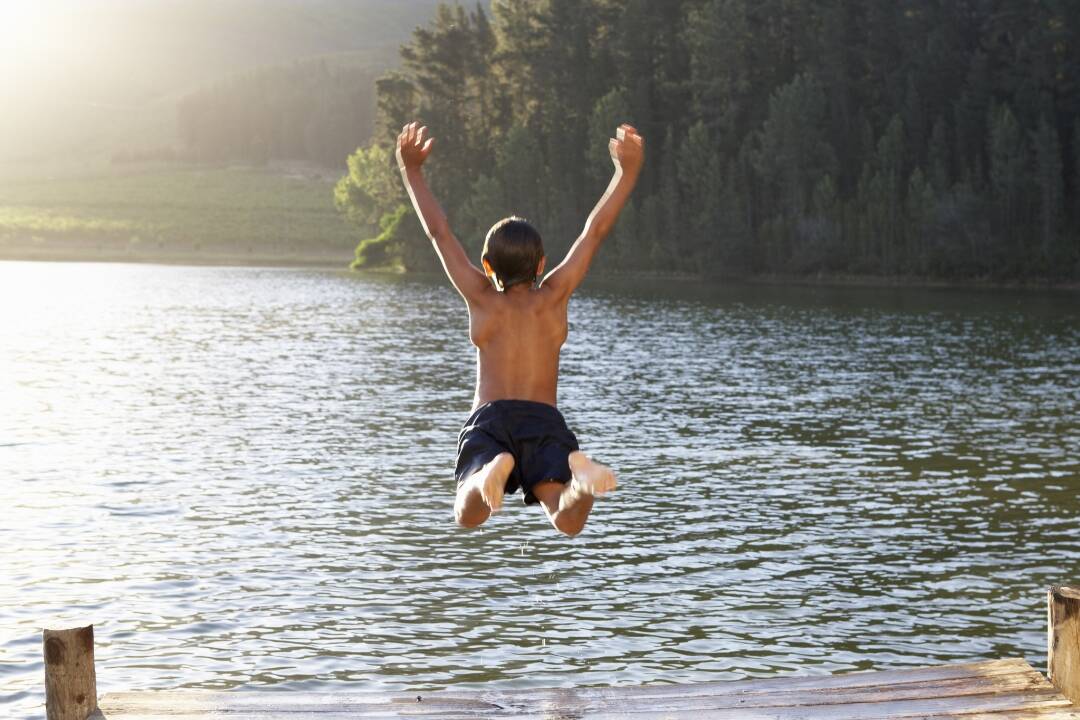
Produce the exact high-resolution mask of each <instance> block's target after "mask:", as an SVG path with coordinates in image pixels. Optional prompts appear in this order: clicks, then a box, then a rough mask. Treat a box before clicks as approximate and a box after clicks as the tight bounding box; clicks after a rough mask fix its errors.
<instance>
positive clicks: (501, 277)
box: [481, 216, 544, 290]
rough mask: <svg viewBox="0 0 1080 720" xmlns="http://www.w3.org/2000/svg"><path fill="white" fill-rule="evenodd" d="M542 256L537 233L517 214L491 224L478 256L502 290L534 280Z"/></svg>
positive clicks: (542, 244)
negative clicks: (489, 269)
mask: <svg viewBox="0 0 1080 720" xmlns="http://www.w3.org/2000/svg"><path fill="white" fill-rule="evenodd" d="M543 257H544V243H543V241H542V240H541V239H540V233H538V232H536V228H534V227H533V226H532V225H530V224H529V223H528V221H526V220H525V218H520V217H517V216H511V217H508V218H503V219H502V220H500V221H499V222H497V223H495V224H494V225H492V226H491V229H490V230H488V234H487V237H486V238H484V252H483V255H481V259H482V260H486V261H487V263H488V265H490V266H491V269H492V271H494V273H495V278H496V279H497V280H498V282H499V284H500V285H502V287H503V289H504V290H505V289H508V288H510V287H513V286H514V285H519V284H521V283H530V284H532V283H534V282H536V268H537V266H538V265H539V264H540V259H541V258H543Z"/></svg>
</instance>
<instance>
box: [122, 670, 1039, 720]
mask: <svg viewBox="0 0 1080 720" xmlns="http://www.w3.org/2000/svg"><path fill="white" fill-rule="evenodd" d="M1015 675H1022V676H1026V677H1031V678H1035V679H1036V680H1037V681H1038V682H1041V683H1043V684H1044V686H1045V683H1046V681H1045V680H1043V679H1042V676H1041V675H1039V674H1038V673H1037V672H1036V671H1035V670H1034V669H1033V668H1032V667H1031V666H1030V665H1029V664H1028V663H1027V662H1026V661H1024V660H1019V659H1008V660H989V661H983V662H978V663H958V664H952V665H938V666H931V667H917V668H902V669H898V670H884V671H872V672H858V673H847V674H841V675H816V676H801V677H794V678H767V679H759V680H740V681H721V682H707V683H693V684H686V685H675V684H665V685H632V686H609V687H584V688H575V689H562V688H554V689H552V688H523V689H520V690H507V691H505V692H501V691H496V692H492V691H471V692H463V691H453V692H450V691H440V692H431V693H419V695H420V696H421V697H422V698H423V699H424V700H425V701H428V702H433V701H435V700H440V699H447V700H449V701H451V702H454V701H457V702H464V701H482V702H488V703H492V704H500V703H504V702H505V701H506V700H505V699H506V698H510V699H515V698H529V699H532V700H533V701H536V702H539V701H541V700H544V701H548V702H554V701H566V700H567V699H569V698H570V697H574V698H580V699H582V700H602V699H605V698H614V699H622V698H634V699H636V700H640V701H648V700H651V699H654V698H655V699H660V698H665V697H671V696H674V697H680V698H686V697H696V696H702V695H706V696H712V695H747V694H753V693H767V694H775V693H778V692H796V691H814V690H818V691H825V690H829V689H833V688H842V689H845V690H848V691H855V690H857V689H859V688H866V689H872V688H882V687H885V688H897V687H902V686H906V685H918V684H919V683H934V682H947V681H957V682H959V683H963V682H965V681H987V680H988V679H990V678H995V677H1008V676H1015ZM1033 682H1034V681H1033ZM196 698H198V700H196ZM415 698H416V696H414V695H413V694H411V693H404V692H396V693H380V692H365V693H337V692H335V693H311V692H288V693H283V692H274V691H269V692H251V691H232V692H210V691H182V690H181V691H153V692H133V693H109V694H107V695H105V696H104V697H103V698H102V702H103V703H108V704H113V705H115V704H123V705H127V704H132V703H134V704H138V705H139V706H140V707H144V708H146V709H148V710H149V709H153V708H168V707H176V706H177V705H178V704H185V703H195V702H198V703H199V705H200V707H214V706H228V707H234V708H238V707H250V706H255V707H258V706H262V705H266V704H280V703H285V702H288V703H296V704H300V705H303V704H312V705H319V706H324V705H332V704H347V705H354V704H378V703H393V702H411V701H413V700H415Z"/></svg>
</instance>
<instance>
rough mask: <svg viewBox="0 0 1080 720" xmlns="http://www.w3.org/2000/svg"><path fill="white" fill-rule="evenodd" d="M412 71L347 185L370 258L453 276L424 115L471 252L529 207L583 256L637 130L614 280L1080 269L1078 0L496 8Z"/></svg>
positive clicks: (447, 19)
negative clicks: (425, 209)
mask: <svg viewBox="0 0 1080 720" xmlns="http://www.w3.org/2000/svg"><path fill="white" fill-rule="evenodd" d="M401 57H402V61H403V67H402V69H401V70H400V71H398V72H395V73H392V74H390V75H387V76H384V77H382V78H380V79H379V81H378V83H377V98H378V117H377V122H376V125H377V127H376V130H375V136H374V140H373V141H372V143H371V144H370V145H368V146H367V147H364V148H361V149H360V150H359V151H357V152H356V153H355V154H354V155H352V156H351V157H350V159H349V167H350V172H349V174H348V175H347V176H346V177H344V178H342V181H341V182H340V183H339V186H338V189H337V201H338V205H339V207H340V208H341V209H342V210H343V211H345V212H347V213H348V215H349V216H350V217H351V218H352V219H353V220H355V221H356V222H357V223H358V224H359V225H360V226H361V227H362V228H363V229H364V231H365V233H366V234H367V235H368V236H369V237H371V238H372V239H371V240H369V241H366V242H365V243H364V245H363V248H362V252H361V253H360V254H361V255H362V261H363V262H364V263H366V264H378V263H397V264H402V265H404V266H406V267H430V262H431V258H430V250H429V249H428V248H427V245H426V243H424V241H423V240H420V239H418V237H417V234H418V226H417V225H416V223H415V222H414V221H413V220H412V219H411V218H407V217H406V218H404V219H403V217H402V214H401V211H400V206H401V205H402V204H404V203H405V202H406V198H405V197H404V195H403V194H402V192H401V190H400V187H399V183H398V181H397V178H396V177H395V172H394V167H393V160H392V156H391V152H390V148H391V145H392V142H393V138H394V136H395V135H396V133H397V132H398V130H399V129H400V127H401V125H403V124H404V123H405V122H407V121H409V120H411V119H413V118H419V119H421V120H422V121H423V122H425V123H426V124H428V125H429V126H430V127H431V129H432V131H433V133H434V134H435V135H436V137H437V138H438V139H437V141H436V143H437V145H436V151H435V154H434V155H433V156H432V160H431V161H430V162H429V165H430V168H429V175H430V177H431V183H432V186H433V189H434V190H435V192H436V193H437V195H438V197H439V198H440V199H441V201H442V202H443V204H444V206H445V207H446V209H447V211H448V214H449V215H450V218H451V222H452V224H453V226H454V227H455V230H456V231H457V233H458V234H459V236H460V237H461V238H462V240H463V241H464V242H465V243H466V244H467V246H468V247H469V250H470V252H471V253H472V254H474V255H475V254H476V253H477V251H478V248H479V243H480V242H481V240H482V237H483V233H484V232H485V231H486V229H487V228H488V227H489V226H490V225H491V223H492V222H494V221H495V220H496V219H498V218H499V217H502V216H504V215H506V214H509V213H511V212H514V213H518V214H522V215H525V216H526V217H529V218H531V219H532V220H534V221H535V222H536V224H537V225H538V227H539V229H540V231H541V233H542V234H543V235H544V236H545V239H546V240H545V241H546V243H547V245H548V251H549V253H550V254H552V255H560V254H561V252H562V251H563V250H564V249H565V247H566V246H567V245H568V243H569V242H570V241H572V240H573V238H574V237H575V235H576V232H577V231H578V230H579V228H580V226H581V223H582V221H583V220H584V218H585V215H586V214H587V212H588V210H589V209H590V207H591V206H592V204H593V203H594V202H595V200H596V198H597V196H598V195H599V193H600V192H601V191H602V190H603V187H604V185H605V183H606V179H607V177H608V176H609V174H610V162H609V161H608V160H607V159H606V142H605V141H606V138H607V137H608V134H609V133H610V132H612V130H613V129H614V128H615V127H616V125H617V124H618V122H620V121H624V120H627V121H630V122H631V123H633V124H635V125H636V126H637V127H638V129H639V130H640V131H641V132H643V134H644V135H645V136H646V138H647V140H648V148H647V150H648V158H647V162H646V170H645V173H644V175H643V177H642V180H641V183H640V185H639V188H638V190H637V192H636V194H635V196H634V199H633V202H632V204H631V205H630V206H628V207H627V209H626V211H625V214H624V217H623V218H622V220H621V221H620V225H619V227H618V228H617V230H616V232H615V234H614V236H613V237H612V238H611V239H610V240H609V242H608V244H607V245H606V246H605V248H604V251H603V259H602V261H601V262H600V263H598V267H599V268H604V269H607V270H628V271H629V270H663V269H673V270H680V271H691V272H704V273H744V272H750V273H773V272H776V273H819V272H823V273H841V274H842V273H856V274H876V275H885V276H926V277H942V278H981V277H990V278H996V279H1031V278H1048V279H1077V278H1080V203H1077V202H1075V201H1076V200H1080V177H1078V172H1080V85H1078V83H1080V3H1077V2H1073V1H1072V0H1029V1H1027V2H1022V3H1021V2H1017V1H1016V0H903V1H898V2H870V3H861V2H850V1H848V0H819V1H817V2H811V1H810V0H665V1H664V2H655V1H654V0H494V2H492V4H491V12H490V14H489V13H487V12H485V11H484V9H483V7H482V6H480V5H478V6H476V7H475V8H473V9H466V8H463V7H461V6H458V5H453V6H450V5H444V6H441V7H440V8H439V9H438V11H437V13H436V15H435V18H434V19H433V20H432V21H431V22H430V24H428V25H427V26H425V27H421V28H418V29H417V30H416V31H415V33H414V36H413V39H412V41H411V42H409V43H408V44H406V45H405V46H404V47H403V48H402V50H401Z"/></svg>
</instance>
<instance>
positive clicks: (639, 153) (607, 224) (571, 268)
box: [543, 124, 645, 296]
mask: <svg viewBox="0 0 1080 720" xmlns="http://www.w3.org/2000/svg"><path fill="white" fill-rule="evenodd" d="M608 152H610V153H611V160H612V162H613V163H614V164H615V173H614V175H612V177H611V183H609V184H608V187H607V190H605V191H604V194H603V195H602V196H601V197H600V201H599V202H598V203H596V207H595V208H593V211H592V212H591V213H590V214H589V218H588V220H586V221H585V228H584V229H583V230H582V231H581V235H579V236H578V239H577V240H575V241H574V244H573V245H571V246H570V250H569V251H568V252H567V253H566V258H565V259H563V261H562V262H561V263H559V265H558V267H556V268H555V269H554V270H552V271H551V272H550V273H548V275H547V277H545V278H544V282H543V285H544V286H545V287H551V288H554V289H556V290H558V291H559V292H561V293H565V294H566V295H567V296H569V295H570V293H572V292H573V291H574V290H575V289H576V288H577V286H578V285H580V284H581V281H582V280H584V279H585V273H586V272H588V270H589V264H590V263H591V262H592V259H593V255H595V254H596V251H597V250H599V249H600V243H602V242H603V241H604V238H605V237H607V235H608V233H609V232H611V228H613V227H614V226H615V221H616V220H617V219H618V217H619V213H620V212H622V209H623V206H624V205H626V201H627V200H628V199H629V198H630V193H631V192H632V191H633V189H634V185H635V184H637V179H638V175H639V174H640V172H641V165H642V163H644V161H645V138H643V137H641V136H640V135H638V132H637V130H635V129H634V128H633V127H631V126H630V125H625V124H624V125H620V126H619V129H618V130H617V131H616V132H615V137H614V138H612V139H611V141H610V142H608Z"/></svg>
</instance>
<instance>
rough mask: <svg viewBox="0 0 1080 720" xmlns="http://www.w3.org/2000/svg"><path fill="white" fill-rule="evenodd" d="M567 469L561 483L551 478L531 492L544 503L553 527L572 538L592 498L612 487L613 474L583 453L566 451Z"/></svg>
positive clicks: (580, 528) (588, 508)
mask: <svg viewBox="0 0 1080 720" xmlns="http://www.w3.org/2000/svg"><path fill="white" fill-rule="evenodd" d="M569 462H570V472H571V474H572V475H573V477H572V478H571V480H570V482H568V483H566V484H565V485H564V484H563V483H561V482H558V481H555V480H545V481H544V482H540V483H537V484H536V485H535V486H534V487H533V489H532V493H533V495H535V496H536V498H537V499H538V500H539V501H540V504H541V505H543V506H544V511H545V512H546V513H547V516H548V519H549V520H551V524H552V525H554V526H555V529H556V530H558V531H559V532H561V533H564V534H566V535H569V536H570V537H573V536H574V535H577V534H578V533H579V532H581V530H582V528H584V527H585V521H586V520H588V518H589V511H590V510H592V505H593V498H594V497H596V496H597V495H603V494H604V493H606V492H609V491H611V490H614V489H615V473H614V472H612V470H611V468H609V467H607V466H606V465H601V464H600V463H598V462H593V461H592V460H590V459H589V458H588V457H587V456H586V455H585V453H583V452H580V451H577V450H575V451H574V452H572V453H570V457H569Z"/></svg>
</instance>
